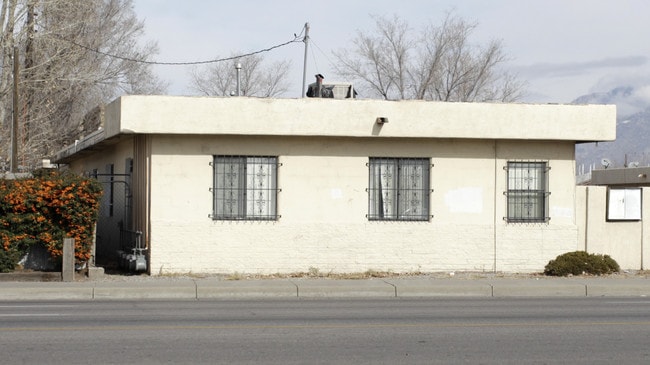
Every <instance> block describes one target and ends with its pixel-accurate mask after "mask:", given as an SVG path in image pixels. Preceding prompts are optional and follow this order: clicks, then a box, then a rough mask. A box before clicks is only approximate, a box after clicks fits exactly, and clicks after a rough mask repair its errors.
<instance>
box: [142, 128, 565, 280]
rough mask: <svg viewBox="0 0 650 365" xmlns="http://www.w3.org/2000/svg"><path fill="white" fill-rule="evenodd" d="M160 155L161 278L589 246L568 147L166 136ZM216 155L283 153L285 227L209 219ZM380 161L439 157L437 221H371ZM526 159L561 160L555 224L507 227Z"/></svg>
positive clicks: (530, 256)
mask: <svg viewBox="0 0 650 365" xmlns="http://www.w3.org/2000/svg"><path fill="white" fill-rule="evenodd" d="M152 154H153V156H152V167H151V170H152V176H151V181H152V193H151V196H152V202H151V221H150V222H151V232H152V234H151V239H150V242H151V265H152V267H151V272H152V274H162V273H170V272H217V273H232V272H253V273H267V274H268V273H277V272H284V273H287V272H298V271H307V270H308V269H309V268H317V269H319V270H320V271H321V272H330V271H332V272H360V271H365V270H369V269H373V270H392V271H396V272H405V271H411V272H412V271H425V272H426V271H440V270H477V271H482V270H486V271H493V270H495V269H496V270H497V271H539V270H540V268H543V265H544V264H546V263H547V262H548V260H550V259H551V258H554V257H555V256H557V255H558V254H560V253H563V252H567V251H569V250H573V249H575V247H576V245H577V227H576V225H575V219H574V218H575V217H574V212H573V201H574V190H573V189H572V188H571V186H572V184H573V180H572V179H573V163H572V156H573V144H572V143H568V142H564V143H558V142H554V143H544V142H525V143H524V142H512V141H510V142H505V141H501V142H491V141H471V140H466V141H460V140H421V139H418V140H415V139H409V140H400V141H394V142H391V141H382V142H380V141H377V140H372V139H353V138H347V139H345V138H339V139H336V140H331V139H326V138H315V137H312V138H307V139H305V138H282V137H272V138H262V137H199V136H193V137H189V136H188V137H179V136H157V137H155V138H154V139H153V143H152ZM215 154H236V155H239V154H249V155H255V154H262V155H277V156H279V160H280V161H279V162H280V163H282V166H281V167H280V169H279V172H278V175H279V187H280V188H281V189H282V192H281V193H280V194H279V198H278V213H279V214H280V215H281V218H280V219H279V220H278V221H275V222H258V221H237V222H233V221H214V220H212V219H211V218H209V217H208V215H209V214H211V213H212V193H211V192H210V191H209V189H210V187H211V184H212V167H211V166H210V162H211V161H212V155H215ZM368 156H387V157H428V158H431V163H432V164H433V165H434V166H433V167H432V169H431V188H432V189H433V190H434V191H433V192H432V193H431V204H430V207H431V214H432V215H433V218H432V219H431V220H430V221H429V222H371V221H368V219H367V218H366V213H367V209H368V194H367V192H366V188H367V185H368V168H367V166H366V163H367V162H368ZM514 156H518V157H520V158H529V157H530V156H535V157H536V159H537V160H548V161H549V164H550V166H551V172H550V175H549V176H550V177H549V178H550V190H551V192H552V195H551V198H550V210H551V215H552V217H551V221H550V222H549V223H548V224H507V223H505V222H504V220H503V216H504V215H505V208H506V206H505V197H504V195H503V191H504V189H505V184H506V177H505V171H504V169H503V166H505V164H506V163H507V161H508V159H511V158H514ZM495 186H496V189H495ZM564 186H569V188H564ZM558 212H560V213H559V214H557V213H558ZM495 265H496V266H495Z"/></svg>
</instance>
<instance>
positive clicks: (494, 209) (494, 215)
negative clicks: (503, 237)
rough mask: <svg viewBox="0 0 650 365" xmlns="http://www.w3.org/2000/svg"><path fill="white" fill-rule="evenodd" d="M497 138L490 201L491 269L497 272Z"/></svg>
mask: <svg viewBox="0 0 650 365" xmlns="http://www.w3.org/2000/svg"><path fill="white" fill-rule="evenodd" d="M497 195H498V194H497V140H496V139H495V140H494V202H493V203H492V219H493V224H492V240H493V242H492V243H493V251H492V252H493V262H492V271H493V272H494V273H496V272H497Z"/></svg>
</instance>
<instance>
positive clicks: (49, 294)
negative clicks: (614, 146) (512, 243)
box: [0, 278, 650, 301]
mask: <svg viewBox="0 0 650 365" xmlns="http://www.w3.org/2000/svg"><path fill="white" fill-rule="evenodd" d="M600 296H612V297H614V296H619V297H645V296H650V280H649V279H645V278H628V279H608V278H586V279H581V278H572V279H566V278H564V279H535V278H533V279H501V278H495V279H473V280H463V279H431V278H386V279H377V278H375V279H364V280H331V279H308V278H305V279H271V280H241V281H229V280H219V279H196V280H194V279H169V280H164V279H156V280H143V281H123V282H122V281H104V282H90V281H87V282H71V283H64V282H0V301H17V300H25V301H29V300H35V301H38V300H163V299H172V300H173V299H187V300H196V299H206V300H215V299H216V300H238V299H292V298H303V299H308V298H417V297H440V298H444V297H600Z"/></svg>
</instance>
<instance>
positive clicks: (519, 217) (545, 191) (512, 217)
mask: <svg viewBox="0 0 650 365" xmlns="http://www.w3.org/2000/svg"><path fill="white" fill-rule="evenodd" d="M503 168H504V170H506V190H505V191H504V192H503V194H504V195H505V196H506V216H505V217H504V218H503V219H504V220H505V221H506V222H508V223H548V222H549V221H550V219H551V217H550V215H549V196H550V195H551V192H550V191H549V180H550V179H549V173H548V172H549V170H550V169H551V167H550V166H549V163H548V161H508V162H507V164H506V166H504V167H503ZM533 175H534V176H533ZM540 180H541V181H540ZM524 209H526V211H525V212H524Z"/></svg>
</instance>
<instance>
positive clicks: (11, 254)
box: [0, 248, 20, 272]
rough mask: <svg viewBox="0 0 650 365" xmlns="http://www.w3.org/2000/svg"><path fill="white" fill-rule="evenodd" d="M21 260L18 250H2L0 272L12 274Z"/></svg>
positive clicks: (0, 249) (0, 252) (0, 251)
mask: <svg viewBox="0 0 650 365" xmlns="http://www.w3.org/2000/svg"><path fill="white" fill-rule="evenodd" d="M19 260H20V253H19V252H18V251H17V250H14V249H9V250H4V249H3V248H0V272H12V271H14V269H15V268H16V265H17V264H18V261H19Z"/></svg>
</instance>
